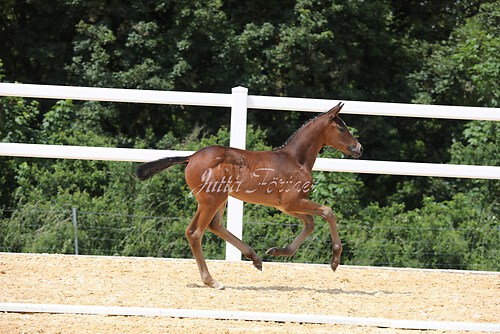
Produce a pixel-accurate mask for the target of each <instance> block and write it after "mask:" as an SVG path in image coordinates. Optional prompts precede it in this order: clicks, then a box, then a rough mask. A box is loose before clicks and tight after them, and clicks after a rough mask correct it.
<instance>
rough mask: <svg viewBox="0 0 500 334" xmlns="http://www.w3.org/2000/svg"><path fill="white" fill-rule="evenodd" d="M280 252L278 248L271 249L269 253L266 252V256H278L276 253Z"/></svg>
mask: <svg viewBox="0 0 500 334" xmlns="http://www.w3.org/2000/svg"><path fill="white" fill-rule="evenodd" d="M277 252H278V248H277V247H271V248H269V249H268V250H267V251H266V254H267V255H272V256H276V253H277Z"/></svg>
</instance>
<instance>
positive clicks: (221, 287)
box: [205, 280, 226, 290]
mask: <svg viewBox="0 0 500 334" xmlns="http://www.w3.org/2000/svg"><path fill="white" fill-rule="evenodd" d="M205 285H206V286H208V287H211V288H213V289H216V290H224V289H225V288H226V287H225V286H224V284H221V283H219V282H217V281H216V280H212V281H211V282H209V283H205Z"/></svg>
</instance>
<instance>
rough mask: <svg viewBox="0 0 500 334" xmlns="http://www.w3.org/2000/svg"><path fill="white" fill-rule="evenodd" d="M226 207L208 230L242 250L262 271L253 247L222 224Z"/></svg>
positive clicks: (213, 220)
mask: <svg viewBox="0 0 500 334" xmlns="http://www.w3.org/2000/svg"><path fill="white" fill-rule="evenodd" d="M225 207H226V205H225V204H224V205H222V206H221V207H220V209H219V211H217V213H216V214H215V216H214V218H213V219H212V221H211V222H210V225H208V229H209V230H210V232H212V233H214V234H215V235H217V236H218V237H220V238H222V239H224V240H226V241H227V242H229V243H230V244H231V245H233V246H234V247H236V248H238V249H239V250H240V252H241V253H243V255H244V256H245V257H246V258H247V259H249V260H252V262H253V265H254V266H255V268H257V269H259V270H262V260H261V259H260V258H259V256H258V255H257V253H255V251H254V250H253V249H252V247H250V246H249V245H247V244H246V243H244V242H243V241H242V240H240V239H239V238H237V237H236V236H235V235H234V234H232V233H231V232H229V231H228V230H227V229H226V227H225V226H224V224H223V222H222V221H223V219H222V218H223V217H224V209H225Z"/></svg>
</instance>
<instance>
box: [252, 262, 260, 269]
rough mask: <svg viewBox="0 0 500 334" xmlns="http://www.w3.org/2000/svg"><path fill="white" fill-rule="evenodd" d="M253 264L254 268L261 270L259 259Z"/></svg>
mask: <svg viewBox="0 0 500 334" xmlns="http://www.w3.org/2000/svg"><path fill="white" fill-rule="evenodd" d="M253 266H254V267H255V268H257V269H259V270H260V271H262V261H260V262H254V263H253Z"/></svg>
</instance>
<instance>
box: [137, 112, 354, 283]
mask: <svg viewBox="0 0 500 334" xmlns="http://www.w3.org/2000/svg"><path fill="white" fill-rule="evenodd" d="M342 106H343V105H342V104H341V103H339V104H338V105H337V106H335V107H333V108H332V109H331V110H329V111H327V112H325V113H322V114H320V115H319V116H317V117H315V118H313V119H312V120H311V121H309V122H307V123H306V124H304V125H303V126H302V127H301V128H300V129H299V130H297V131H296V132H295V133H294V134H293V135H292V136H291V137H290V139H288V141H287V142H286V143H285V145H283V146H282V147H280V148H278V149H275V150H273V151H246V150H240V149H236V148H231V147H222V146H208V147H205V148H203V149H201V150H199V151H197V152H196V153H194V154H193V155H191V156H188V157H171V158H164V159H160V160H156V161H151V162H147V163H144V164H142V165H140V166H138V168H137V171H136V173H137V176H138V177H139V179H141V180H145V179H148V178H150V177H151V176H153V175H154V174H156V173H158V172H160V171H162V170H164V169H166V168H168V167H170V166H172V165H175V164H180V163H187V166H186V170H185V178H186V182H187V184H188V186H189V188H190V189H191V193H192V194H193V195H194V197H195V198H196V201H197V202H198V209H197V211H196V214H195V216H194V218H193V220H192V221H191V223H190V224H189V226H188V227H187V229H186V237H187V239H188V241H189V245H190V246H191V250H192V252H193V255H194V257H195V259H196V263H197V264H198V268H199V270H200V274H201V279H202V281H203V283H204V284H206V285H208V286H210V287H212V288H216V289H223V288H224V286H223V285H222V284H221V283H219V282H218V281H216V280H215V279H213V278H212V276H211V275H210V273H209V271H208V268H207V264H206V262H205V258H204V257H203V253H202V248H201V240H202V237H203V234H204V233H205V229H207V228H208V229H209V230H210V231H211V232H213V233H215V234H216V235H217V236H219V237H221V238H222V239H224V240H226V241H227V242H229V243H231V244H232V245H234V246H235V247H236V248H238V249H239V250H240V251H241V252H242V253H243V255H245V257H247V258H248V259H250V260H252V261H253V265H254V266H255V267H256V268H257V269H259V270H262V260H261V259H260V258H259V256H258V255H257V254H256V253H255V251H254V250H253V249H252V248H251V247H250V246H248V245H247V244H246V243H245V242H243V241H242V240H240V239H239V238H237V237H236V236H234V235H233V234H232V233H231V232H229V231H228V230H227V229H226V227H225V226H224V224H223V219H222V218H223V214H224V209H225V206H226V202H227V198H228V196H233V197H236V198H238V199H240V200H242V201H245V202H250V203H255V204H262V205H268V206H272V207H275V208H277V209H279V210H281V211H282V212H284V213H287V214H289V215H291V216H294V217H297V218H299V219H300V220H302V222H303V223H304V229H303V230H302V232H300V234H299V235H298V236H297V237H296V238H295V240H294V241H293V242H292V243H291V244H290V245H287V246H286V247H284V248H277V247H272V248H270V249H269V250H268V251H267V253H268V254H270V255H273V256H292V255H294V254H295V252H296V251H297V249H298V248H299V246H300V245H301V244H302V242H303V241H304V239H305V238H306V237H307V236H308V235H309V234H311V233H312V231H313V230H314V220H313V217H312V216H320V217H322V218H323V219H324V220H326V221H327V222H328V224H329V225H330V232H331V238H332V248H333V250H332V252H333V256H332V259H331V262H330V266H331V268H332V269H333V270H335V269H337V266H338V265H339V262H340V254H341V252H342V243H341V242H340V237H339V233H338V231H337V218H336V217H335V215H334V213H333V212H332V210H331V209H330V208H329V207H326V206H324V205H321V204H317V203H315V202H313V201H311V200H309V199H308V196H309V193H310V191H311V189H312V185H313V179H312V174H311V171H312V168H313V165H314V162H315V160H316V156H317V155H318V152H319V151H320V150H321V148H322V147H323V146H331V147H334V148H336V149H338V150H340V151H342V152H344V153H346V154H348V155H351V156H352V157H355V158H359V157H360V156H361V153H362V151H363V147H362V146H361V144H360V143H359V142H358V141H357V140H356V139H355V138H354V137H353V136H352V134H351V133H350V132H349V130H348V129H347V126H346V124H345V123H344V121H342V119H340V117H339V116H338V114H339V112H340V110H341V109H342Z"/></svg>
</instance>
